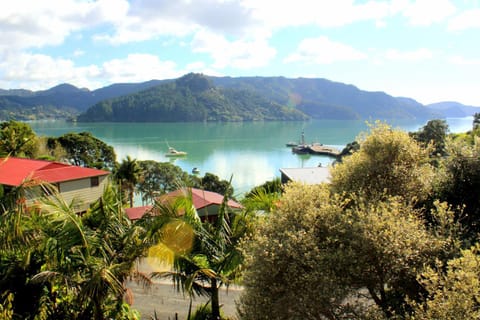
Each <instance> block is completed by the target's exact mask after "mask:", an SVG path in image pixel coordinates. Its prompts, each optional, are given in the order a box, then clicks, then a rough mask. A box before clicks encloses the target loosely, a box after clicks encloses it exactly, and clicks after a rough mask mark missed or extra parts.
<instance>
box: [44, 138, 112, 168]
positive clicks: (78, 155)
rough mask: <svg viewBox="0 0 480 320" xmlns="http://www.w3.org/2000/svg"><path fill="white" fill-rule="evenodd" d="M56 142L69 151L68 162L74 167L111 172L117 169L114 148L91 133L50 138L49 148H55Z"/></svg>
mask: <svg viewBox="0 0 480 320" xmlns="http://www.w3.org/2000/svg"><path fill="white" fill-rule="evenodd" d="M56 142H59V143H60V145H61V146H62V147H63V148H64V149H65V150H66V151H67V153H68V156H67V157H68V160H69V161H70V162H71V163H72V164H74V165H77V166H82V167H90V168H99V169H100V168H105V169H109V170H113V168H114V167H115V160H116V155H115V151H114V149H113V147H112V146H109V145H107V144H106V143H105V142H103V141H102V140H100V139H98V138H96V137H94V136H93V135H92V134H91V133H90V132H80V133H67V134H64V135H62V136H60V137H58V138H50V139H49V142H48V145H49V147H50V148H55V147H56Z"/></svg>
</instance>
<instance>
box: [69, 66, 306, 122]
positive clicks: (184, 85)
mask: <svg viewBox="0 0 480 320" xmlns="http://www.w3.org/2000/svg"><path fill="white" fill-rule="evenodd" d="M308 118H309V117H308V116H307V115H305V114H304V113H303V112H301V111H299V110H297V109H295V108H294V107H287V106H285V105H281V104H279V103H277V102H275V101H273V100H271V99H268V98H266V97H265V96H263V95H261V94H259V93H258V92H256V91H255V90H252V89H250V88H235V87H228V88H224V87H217V86H214V84H213V83H212V81H211V80H210V79H209V78H208V77H205V76H203V75H199V74H193V73H191V74H188V75H185V76H183V77H181V78H179V79H177V80H175V81H171V82H168V83H164V84H161V85H159V86H156V87H153V88H150V89H147V90H144V91H141V92H138V93H135V94H131V95H127V96H123V97H119V98H115V99H110V100H105V101H102V102H100V103H97V104H96V105H94V106H92V107H91V108H89V109H88V110H87V111H86V112H85V113H84V114H82V115H80V116H79V117H78V121H113V122H125V121H135V122H154V121H163V122H176V121H258V120H306V119H308Z"/></svg>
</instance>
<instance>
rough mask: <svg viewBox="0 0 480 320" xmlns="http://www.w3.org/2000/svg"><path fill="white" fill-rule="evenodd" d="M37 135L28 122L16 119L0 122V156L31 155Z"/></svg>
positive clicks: (33, 151)
mask: <svg viewBox="0 0 480 320" xmlns="http://www.w3.org/2000/svg"><path fill="white" fill-rule="evenodd" d="M36 143H37V137H36V135H35V132H33V130H32V128H30V126H29V125H28V124H25V123H23V122H17V121H13V120H11V121H7V122H2V123H0V156H2V157H5V156H12V157H27V158H28V157H32V156H33V155H34V153H35V149H36Z"/></svg>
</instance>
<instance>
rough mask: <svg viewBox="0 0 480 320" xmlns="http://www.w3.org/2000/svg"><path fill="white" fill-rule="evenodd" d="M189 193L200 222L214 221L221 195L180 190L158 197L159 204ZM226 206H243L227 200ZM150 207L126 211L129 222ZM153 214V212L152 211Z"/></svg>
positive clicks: (150, 208) (138, 217) (149, 209)
mask: <svg viewBox="0 0 480 320" xmlns="http://www.w3.org/2000/svg"><path fill="white" fill-rule="evenodd" d="M190 193H191V196H192V203H193V206H194V207H195V209H196V210H197V213H198V216H199V217H200V219H202V221H205V220H209V221H211V220H214V219H215V218H216V217H217V215H218V210H219V208H220V206H221V204H222V202H223V195H221V194H219V193H216V192H212V191H206V190H201V189H197V188H181V189H177V190H175V191H172V192H170V193H167V194H164V195H162V196H160V197H159V199H158V200H159V201H161V202H164V203H165V202H169V201H174V200H175V199H176V198H178V197H185V196H189V195H190ZM227 206H228V207H229V208H231V209H241V208H243V206H242V205H241V204H240V203H238V202H236V201H233V200H228V202H227ZM152 208H153V207H152V206H143V207H135V208H128V209H126V213H127V215H128V217H129V218H130V219H131V220H136V219H140V218H141V217H142V216H143V215H144V214H145V213H147V212H149V211H151V210H152ZM152 213H153V214H154V211H152Z"/></svg>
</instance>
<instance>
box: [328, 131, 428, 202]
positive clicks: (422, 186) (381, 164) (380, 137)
mask: <svg viewBox="0 0 480 320" xmlns="http://www.w3.org/2000/svg"><path fill="white" fill-rule="evenodd" d="M358 140H359V141H360V142H359V143H360V150H359V151H357V152H354V153H353V154H352V155H351V156H349V157H346V158H344V159H343V161H342V163H339V164H337V165H335V166H334V167H333V168H332V170H331V174H332V179H331V182H332V187H333V190H335V191H336V192H346V193H356V194H361V195H362V196H364V197H366V198H367V199H372V200H374V199H382V198H383V197H385V196H401V197H403V198H404V199H405V200H412V201H413V200H422V199H423V198H424V197H426V196H428V195H429V194H430V193H431V187H432V179H433V177H434V174H433V168H432V166H431V165H430V164H429V157H428V155H429V151H428V149H424V148H422V147H420V146H419V145H418V143H416V142H415V140H413V139H412V138H411V137H409V135H408V134H407V133H406V132H403V131H400V130H393V129H391V128H390V127H389V126H387V125H385V124H381V123H377V124H376V125H375V126H372V127H371V128H370V133H369V134H364V135H363V136H362V137H360V138H359V139H358Z"/></svg>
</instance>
